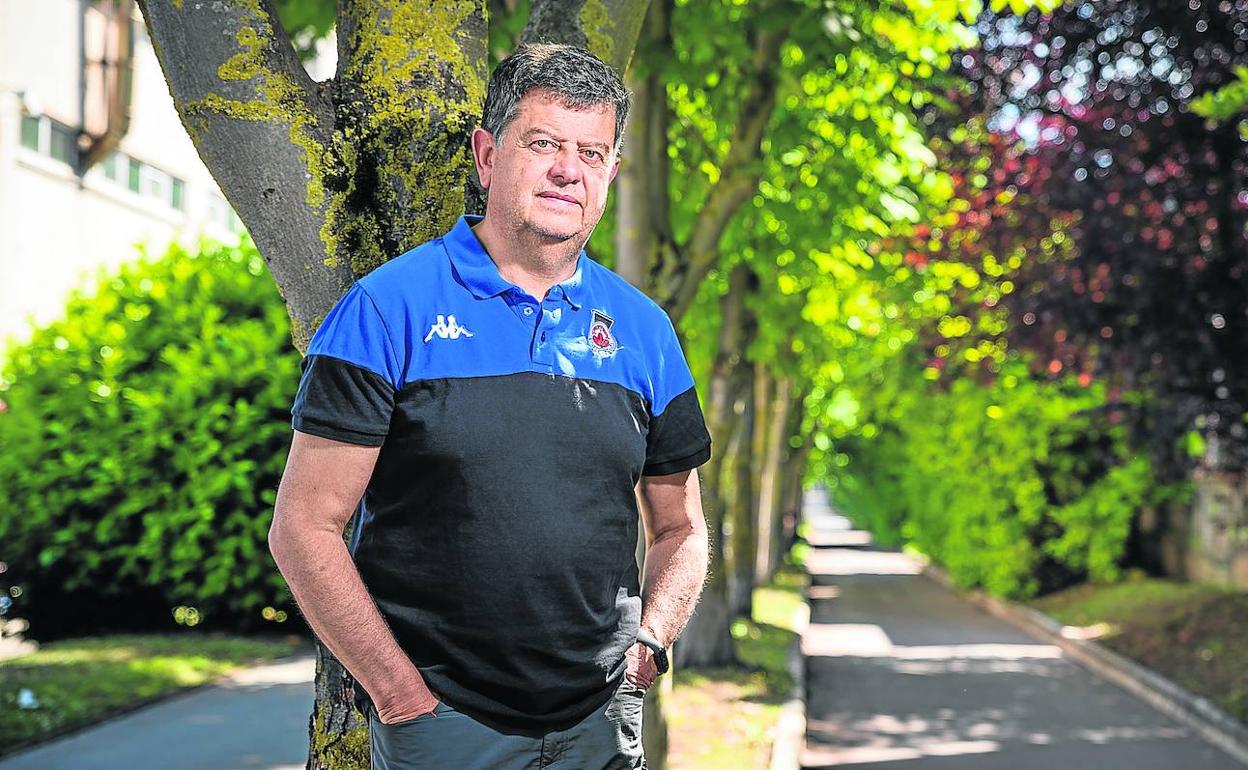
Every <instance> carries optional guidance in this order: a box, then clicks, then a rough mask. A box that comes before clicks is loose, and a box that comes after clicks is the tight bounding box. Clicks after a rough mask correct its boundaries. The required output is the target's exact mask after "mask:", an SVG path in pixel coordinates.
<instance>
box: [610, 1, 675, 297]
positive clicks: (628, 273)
mask: <svg viewBox="0 0 1248 770" xmlns="http://www.w3.org/2000/svg"><path fill="white" fill-rule="evenodd" d="M670 5H671V0H654V2H652V3H651V4H650V9H649V11H648V12H647V13H646V19H645V24H644V26H643V28H642V32H641V39H640V41H639V42H638V48H640V49H641V50H642V52H643V56H642V58H639V59H638V61H637V62H636V64H635V65H634V66H633V67H632V68H631V69H630V70H629V73H628V78H627V83H626V84H627V86H628V88H629V90H630V91H632V93H633V107H632V115H631V117H630V118H629V123H628V130H627V131H626V132H625V134H624V150H623V159H622V161H621V163H620V173H619V175H618V176H617V177H616V191H615V196H616V197H615V229H616V239H615V269H616V272H618V273H619V274H620V275H621V276H623V277H624V279H625V280H627V281H628V282H629V283H631V284H633V285H634V286H636V287H637V288H639V289H643V290H648V289H650V288H651V287H650V286H649V285H648V280H649V266H650V264H651V263H653V262H654V261H655V260H656V259H657V258H658V256H657V255H658V254H661V253H665V252H668V251H671V249H672V248H673V247H674V244H675V238H674V237H673V235H672V224H671V211H672V204H671V198H670V195H669V191H668V176H669V173H670V171H669V165H668V157H667V147H668V142H667V129H668V126H669V125H670V124H671V120H672V115H671V108H670V107H669V106H668V103H667V88H666V86H665V85H664V84H663V80H662V78H661V76H660V73H661V72H662V60H663V59H664V58H665V57H667V56H670V54H671V51H672V38H671V29H670V27H669V23H670V16H669V14H670V12H671V7H670Z"/></svg>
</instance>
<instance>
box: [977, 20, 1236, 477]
mask: <svg viewBox="0 0 1248 770" xmlns="http://www.w3.org/2000/svg"><path fill="white" fill-rule="evenodd" d="M1246 24H1248V9H1245V8H1244V7H1243V6H1242V4H1235V3H1217V2H1208V1H1207V0H1204V1H1202V0H1191V2H1189V3H1177V4H1176V3H1167V2H1161V1H1159V0H1114V1H1113V2H1098V3H1094V2H1078V3H1074V4H1070V5H1066V6H1064V7H1063V8H1061V9H1060V10H1058V11H1055V12H1054V13H1052V14H1047V15H1046V14H1040V13H1037V12H1034V11H1033V12H1029V13H1027V14H1025V15H1022V16H1013V15H1008V14H1006V15H1001V16H996V15H989V16H986V17H985V18H984V19H983V20H982V21H981V23H980V31H981V34H982V35H983V38H984V41H985V43H984V50H983V52H982V55H979V56H975V57H968V58H966V59H964V60H963V62H962V63H963V65H964V67H965V70H966V72H967V75H968V77H969V78H970V80H971V81H972V82H973V83H974V84H975V88H976V92H975V96H976V99H975V104H974V105H973V108H974V109H973V112H974V113H976V114H979V115H981V116H984V117H985V118H987V119H989V120H990V121H991V125H992V127H993V128H994V129H995V130H997V131H999V132H1003V133H1007V134H1010V135H1013V136H1014V137H1018V138H1021V139H1023V140H1024V141H1023V150H1024V152H1023V153H1022V155H1021V159H1022V160H1023V163H1022V164H1015V165H1014V166H1013V167H1011V168H1006V169H998V170H997V171H998V172H999V173H1001V178H1000V179H999V181H998V182H997V184H998V185H999V187H1001V188H1003V189H1005V188H1009V187H1011V186H1013V187H1015V188H1016V189H1031V191H1032V193H1033V194H1032V196H1031V199H1032V200H1033V201H1035V202H1036V204H1038V205H1041V206H1045V207H1048V208H1050V209H1051V210H1054V211H1059V212H1065V213H1067V214H1071V215H1074V216H1073V219H1072V221H1073V225H1072V227H1071V228H1070V231H1069V237H1070V238H1072V239H1073V241H1074V249H1073V253H1072V255H1071V258H1070V259H1069V260H1066V261H1063V262H1059V263H1055V264H1053V265H1052V266H1051V269H1050V270H1048V271H1047V274H1046V275H1043V276H1039V277H1040V278H1041V280H1039V281H1038V282H1037V283H1036V285H1035V286H1034V287H1030V290H1028V291H1025V292H1019V293H1018V294H1017V295H1016V296H1015V297H1014V298H1013V299H1012V300H1011V301H1010V304H1011V306H1012V310H1013V311H1014V312H1015V314H1016V316H1017V317H1020V318H1022V319H1023V320H1024V323H1023V324H1022V325H1020V326H1018V327H1017V328H1016V330H1015V331H1014V332H1013V334H1012V336H1013V337H1015V339H1016V340H1017V342H1018V343H1019V344H1020V345H1024V346H1026V347H1028V348H1030V349H1033V350H1038V351H1040V352H1041V353H1042V355H1041V357H1040V361H1041V362H1042V365H1046V366H1049V367H1051V368H1052V370H1053V371H1054V372H1055V373H1056V372H1059V371H1061V370H1068V369H1070V368H1071V366H1072V365H1075V366H1079V365H1080V364H1079V363H1078V362H1079V361H1080V360H1081V359H1085V358H1086V359H1087V360H1090V361H1091V362H1092V364H1093V366H1092V371H1094V372H1095V374H1096V375H1097V376H1098V377H1103V378H1106V379H1108V380H1109V381H1110V382H1111V383H1112V384H1113V385H1114V386H1116V387H1117V390H1116V391H1115V392H1117V393H1123V394H1125V393H1128V392H1129V391H1130V390H1132V389H1136V390H1139V391H1143V392H1145V393H1148V394H1150V398H1149V400H1148V401H1147V402H1146V403H1144V404H1141V405H1133V404H1130V403H1122V402H1120V406H1122V407H1123V408H1124V411H1125V412H1126V413H1127V414H1130V415H1131V418H1132V419H1131V424H1132V425H1133V426H1134V428H1135V433H1136V443H1137V444H1139V445H1147V446H1149V447H1151V448H1152V451H1153V454H1154V457H1155V459H1156V460H1157V461H1158V466H1159V468H1161V469H1163V470H1164V471H1166V473H1167V475H1168V476H1169V477H1172V478H1173V477H1182V476H1183V475H1184V474H1185V473H1186V471H1187V470H1188V466H1190V464H1191V457H1190V456H1189V449H1192V448H1196V449H1198V448H1199V447H1200V446H1201V445H1202V444H1203V443H1204V442H1203V441H1202V440H1201V436H1200V434H1204V435H1205V437H1206V438H1208V439H1210V440H1209V443H1208V446H1209V451H1208V452H1207V453H1206V456H1205V458H1204V461H1205V462H1206V463H1208V464H1211V465H1215V466H1216V465H1223V466H1225V467H1242V466H1243V464H1244V462H1245V460H1246V459H1248V428H1246V426H1245V423H1244V414H1245V410H1246V409H1248V391H1246V390H1245V382H1246V378H1245V374H1246V372H1245V369H1244V366H1245V361H1248V347H1245V346H1246V345H1248V334H1244V327H1245V323H1246V320H1245V305H1244V301H1243V297H1244V291H1245V287H1246V286H1248V283H1246V282H1248V264H1245V257H1244V255H1245V246H1246V241H1245V233H1246V232H1248V231H1246V229H1245V228H1246V225H1248V194H1245V193H1244V189H1245V186H1246V185H1248V142H1246V141H1245V140H1244V138H1243V137H1241V136H1240V133H1239V132H1238V131H1237V130H1236V129H1237V127H1236V125H1235V124H1234V122H1227V123H1220V124H1219V123H1216V122H1212V121H1208V120H1206V118H1205V117H1204V115H1202V114H1197V113H1198V112H1202V111H1203V112H1204V113H1206V114H1209V115H1213V116H1217V117H1223V118H1228V117H1231V116H1232V115H1233V114H1234V113H1235V112H1237V111H1238V109H1239V105H1240V104H1241V100H1240V97H1241V96H1242V93H1243V82H1244V81H1243V80H1242V74H1239V73H1240V72H1242V68H1243V67H1244V66H1245V65H1248V39H1246V38H1245V37H1244V35H1243V29H1244V27H1245V25H1246ZM1198 94H1206V95H1205V96H1203V97H1200V98H1199V99H1198V98H1197V96H1198ZM1037 167H1038V169H1039V170H1040V171H1041V172H1042V173H1043V174H1044V175H1045V179H1044V181H1043V184H1041V185H1036V184H1035V183H1034V177H1035V173H1034V172H1035V171H1036V170H1037ZM1028 177H1031V178H1032V179H1030V180H1029V178H1028ZM1020 180H1021V181H1020ZM1028 205H1029V206H1030V205H1032V204H1028ZM1032 221H1034V222H1040V221H1042V219H1036V218H1032ZM1028 233H1029V238H1030V239H1031V240H1032V241H1040V240H1041V239H1044V238H1045V237H1047V236H1048V232H1047V231H1045V230H1040V229H1029V230H1028ZM1116 400H1117V399H1116ZM1185 434H1188V435H1189V436H1191V437H1192V441H1190V442H1180V441H1179V439H1181V438H1183V437H1184V435H1185ZM1214 447H1217V449H1216V450H1215V449H1214Z"/></svg>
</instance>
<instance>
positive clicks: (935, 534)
mask: <svg viewBox="0 0 1248 770" xmlns="http://www.w3.org/2000/svg"><path fill="white" fill-rule="evenodd" d="M914 368H917V367H913V368H910V370H911V371H913V370H914ZM906 370H907V368H906V367H900V366H899V367H894V368H893V369H892V372H891V373H892V374H893V376H898V374H899V373H904V372H905V371H906ZM847 397H849V396H847ZM853 397H854V398H855V400H856V401H858V403H857V410H856V412H855V420H854V421H852V426H851V428H852V429H851V431H849V432H848V433H847V435H845V436H844V437H843V438H841V440H840V441H838V442H829V444H828V446H829V447H831V446H832V444H833V443H834V444H835V451H830V452H828V453H826V455H825V465H826V473H827V475H829V476H830V477H832V478H833V479H834V483H835V489H834V498H835V500H836V501H837V503H838V505H840V506H841V507H842V508H843V509H844V510H845V511H846V513H848V514H849V515H850V516H851V517H853V518H854V519H855V520H856V521H857V522H858V523H859V524H860V525H862V526H864V527H866V528H867V529H869V530H870V531H872V532H873V533H874V534H875V535H876V537H877V539H879V540H880V541H881V542H882V543H884V544H888V545H900V544H902V543H906V544H910V545H912V546H914V547H916V548H918V549H919V550H920V551H922V552H923V553H926V554H927V555H929V556H931V557H932V558H933V559H934V560H935V561H937V562H938V563H940V564H942V565H943V566H945V567H946V568H947V569H948V570H949V573H950V575H951V576H952V577H953V579H954V580H955V581H956V582H957V583H959V584H960V585H964V586H982V587H983V588H985V589H986V590H988V591H990V592H991V593H994V594H998V595H1002V596H1011V597H1025V596H1031V595H1034V594H1035V593H1037V592H1038V591H1041V590H1046V589H1052V588H1054V587H1059V586H1061V585H1065V584H1068V583H1070V582H1073V581H1075V580H1079V579H1084V578H1087V579H1091V580H1093V581H1098V582H1104V581H1110V580H1114V579H1116V578H1117V577H1119V574H1120V565H1121V559H1122V557H1123V554H1124V549H1125V546H1126V542H1127V537H1128V535H1129V533H1130V529H1131V522H1132V520H1133V518H1134V516H1135V515H1136V513H1137V512H1138V511H1139V510H1140V508H1141V507H1143V506H1145V505H1150V504H1157V503H1159V502H1160V501H1161V500H1162V499H1164V498H1165V497H1166V496H1167V495H1170V494H1174V493H1175V492H1177V489H1174V488H1170V487H1163V486H1160V485H1158V484H1157V483H1156V481H1155V479H1154V473H1153V468H1152V465H1151V463H1150V462H1149V460H1148V459H1147V458H1146V457H1144V456H1142V455H1134V454H1132V453H1131V451H1130V450H1129V448H1128V445H1127V442H1126V435H1125V434H1126V431H1125V429H1124V428H1123V427H1121V426H1119V425H1115V424H1114V423H1113V422H1112V421H1111V420H1110V419H1108V418H1107V417H1106V415H1105V414H1104V413H1103V412H1102V411H1099V410H1098V407H1100V406H1102V405H1103V403H1104V399H1105V394H1104V386H1103V385H1100V384H1092V385H1090V386H1082V385H1079V384H1077V383H1075V382H1074V381H1073V378H1068V379H1063V380H1059V381H1046V380H1040V379H1038V378H1034V377H1031V376H1029V375H1028V372H1027V367H1026V365H1025V364H1024V363H1023V362H1022V361H1021V360H1019V359H1018V358H1017V357H1010V358H1008V359H1007V360H1006V361H1005V362H1004V364H1003V367H1002V374H1001V376H1000V377H999V378H997V379H996V380H994V381H992V382H990V383H986V384H985V383H980V382H976V381H975V380H973V379H971V378H968V377H962V378H958V379H955V380H953V382H952V383H951V384H950V385H949V387H948V388H941V387H939V386H938V385H937V384H935V383H930V382H928V383H926V385H924V384H923V381H922V380H920V378H919V377H918V376H911V378H910V381H909V383H907V382H905V381H904V380H903V381H902V382H899V383H896V384H895V385H892V386H885V387H880V388H876V389H875V390H874V391H871V392H865V391H858V392H857V393H856V394H854V395H853Z"/></svg>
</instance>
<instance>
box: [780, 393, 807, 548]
mask: <svg viewBox="0 0 1248 770" xmlns="http://www.w3.org/2000/svg"><path fill="white" fill-rule="evenodd" d="M803 399H804V391H803V390H801V389H799V390H798V393H797V394H796V395H795V397H794V398H793V409H792V410H790V413H789V430H788V434H789V436H790V437H792V436H798V437H800V438H801V444H800V445H798V446H797V447H793V446H792V445H791V444H790V445H789V446H788V447H787V448H786V450H785V456H784V469H783V471H782V472H781V474H780V477H781V480H782V483H783V486H782V490H781V495H780V498H781V501H782V502H781V506H780V507H781V515H782V516H783V517H784V522H785V524H784V527H783V530H782V531H783V533H784V535H783V542H782V543H781V556H783V551H784V549H785V548H787V547H788V545H789V544H790V543H792V542H793V539H794V538H795V537H796V535H797V527H798V526H799V525H800V524H801V518H802V493H803V491H804V489H803V484H804V482H805V480H806V460H807V458H808V457H809V456H810V448H811V446H812V445H813V442H811V441H810V440H809V438H808V437H807V436H806V434H805V433H803V432H802V422H803V420H804V419H805V413H806V409H805V404H804V400H803Z"/></svg>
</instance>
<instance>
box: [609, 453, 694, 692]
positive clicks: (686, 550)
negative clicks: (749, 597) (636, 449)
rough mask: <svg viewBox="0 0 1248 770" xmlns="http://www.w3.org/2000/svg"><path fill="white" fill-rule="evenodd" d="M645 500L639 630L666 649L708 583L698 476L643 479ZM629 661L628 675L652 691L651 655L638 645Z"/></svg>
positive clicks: (654, 669) (654, 673)
mask: <svg viewBox="0 0 1248 770" xmlns="http://www.w3.org/2000/svg"><path fill="white" fill-rule="evenodd" d="M641 496H642V498H643V502H644V505H642V506H641V507H642V517H643V519H644V522H645V527H646V564H645V571H646V574H645V589H644V591H643V594H642V610H641V627H642V628H644V629H645V630H646V631H648V632H649V633H650V635H651V636H653V637H654V638H655V639H658V640H659V642H660V643H661V644H662V645H663V646H665V647H667V646H670V645H671V643H672V642H673V641H674V640H675V639H676V637H677V636H679V635H680V632H681V631H682V630H683V629H684V627H685V624H686V623H688V622H689V616H690V615H692V614H693V608H694V606H695V605H696V604H697V603H698V596H700V595H701V593H702V584H703V583H704V582H705V581H706V569H707V560H708V558H709V546H708V542H707V536H706V519H705V518H704V517H703V515H702V497H701V490H700V488H699V486H698V473H697V471H696V470H688V471H682V472H680V473H673V474H671V475H669V476H643V477H642V480H641ZM629 657H630V660H629V667H628V672H627V673H626V676H627V677H628V678H629V680H630V681H632V682H633V683H634V684H637V685H639V686H641V687H649V686H650V684H651V683H652V682H653V681H654V678H655V677H656V676H658V669H657V667H656V666H655V664H654V656H653V653H651V652H650V649H649V648H648V647H644V646H642V645H640V644H638V645H634V646H633V648H631V649H630V650H629Z"/></svg>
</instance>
